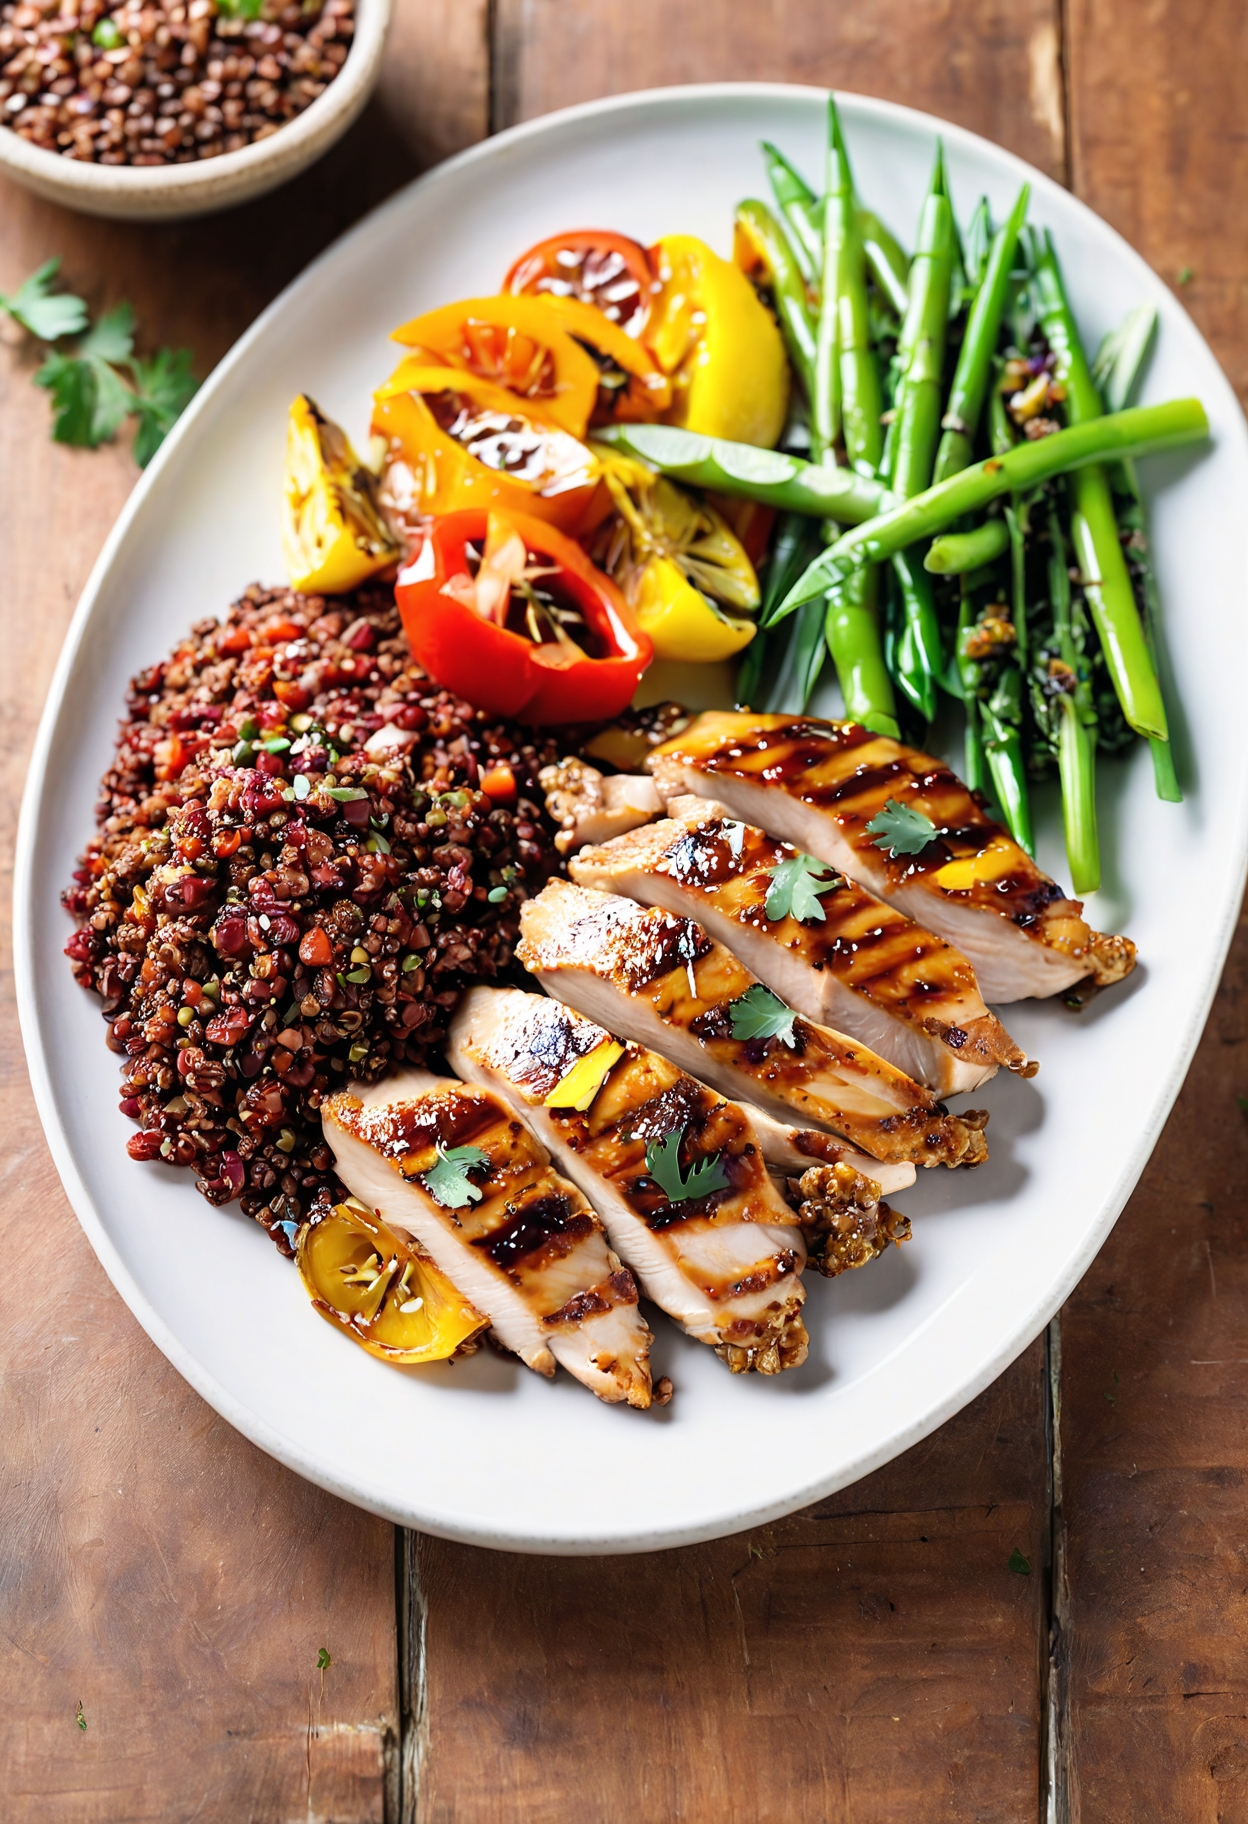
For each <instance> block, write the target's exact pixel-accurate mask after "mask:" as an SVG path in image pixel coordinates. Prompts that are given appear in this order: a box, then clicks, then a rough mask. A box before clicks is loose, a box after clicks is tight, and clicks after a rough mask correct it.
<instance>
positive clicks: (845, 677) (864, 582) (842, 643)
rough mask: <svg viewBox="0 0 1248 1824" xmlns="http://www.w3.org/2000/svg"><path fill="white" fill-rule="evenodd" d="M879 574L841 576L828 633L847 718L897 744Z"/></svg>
mask: <svg viewBox="0 0 1248 1824" xmlns="http://www.w3.org/2000/svg"><path fill="white" fill-rule="evenodd" d="M878 576H879V572H878V571H877V570H875V569H869V570H857V571H854V572H853V574H852V575H849V576H845V577H838V578H837V579H836V581H835V583H834V584H833V586H832V587H831V588H830V589H829V591H828V606H827V618H826V622H825V626H824V634H825V638H826V640H827V644H828V651H829V652H830V653H831V654H832V659H833V663H834V664H835V666H836V675H837V678H838V679H839V681H840V686H841V695H842V697H843V698H844V699H845V714H846V715H847V716H848V718H849V720H850V721H851V722H861V723H862V724H863V726H864V727H865V728H869V729H872V730H873V731H874V732H875V733H876V734H877V735H891V736H892V738H893V740H894V741H895V740H897V739H898V737H899V736H900V733H901V730H900V728H899V727H898V725H897V710H896V705H895V701H894V697H893V681H892V679H891V678H890V677H889V675H888V668H887V667H886V665H885V664H884V654H883V650H882V648H881V645H880V626H879V619H878V616H877V612H876V588H877V579H878Z"/></svg>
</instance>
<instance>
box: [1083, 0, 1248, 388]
mask: <svg viewBox="0 0 1248 1824" xmlns="http://www.w3.org/2000/svg"><path fill="white" fill-rule="evenodd" d="M1067 60H1068V63H1069V68H1070V118H1071V167H1072V173H1073V179H1074V186H1075V189H1076V190H1077V191H1078V192H1079V194H1080V196H1082V197H1083V198H1084V199H1085V200H1086V201H1087V202H1089V203H1091V205H1092V207H1093V208H1094V209H1096V210H1098V211H1099V212H1100V213H1101V214H1102V215H1103V216H1105V217H1106V219H1107V220H1108V221H1110V222H1112V223H1113V224H1114V226H1115V227H1116V228H1118V229H1120V230H1121V232H1122V233H1123V234H1124V235H1125V236H1126V237H1127V239H1128V240H1129V241H1130V242H1131V244H1132V246H1134V247H1136V248H1137V249H1138V250H1139V251H1140V252H1141V253H1142V254H1143V255H1144V257H1145V259H1146V260H1148V261H1150V262H1151V264H1152V265H1153V266H1154V267H1155V268H1156V269H1157V271H1158V272H1159V273H1160V274H1161V276H1162V277H1163V278H1164V279H1166V280H1167V281H1168V282H1169V283H1170V284H1172V285H1174V286H1175V288H1176V290H1177V291H1178V293H1179V295H1180V297H1181V298H1182V300H1183V302H1184V304H1185V305H1186V306H1187V308H1188V309H1189V310H1190V311H1191V312H1192V315H1193V316H1194V317H1195V319H1196V321H1197V323H1198V324H1199V325H1200V328H1201V329H1202V330H1203V332H1204V334H1205V335H1206V336H1208V338H1209V340H1210V342H1211V343H1212V345H1213V347H1214V350H1215V352H1216V353H1217V355H1218V357H1219V359H1220V360H1221V362H1222V364H1223V366H1224V367H1225V368H1226V370H1227V372H1228V374H1229V375H1230V377H1231V380H1232V381H1233V383H1234V385H1235V386H1236V388H1237V389H1238V391H1239V395H1240V398H1241V399H1244V400H1248V285H1246V284H1245V269H1244V243H1243V235H1242V233H1240V232H1239V228H1240V225H1241V224H1242V222H1243V221H1244V218H1245V212H1246V211H1248V139H1245V135H1244V130H1243V71H1244V69H1245V67H1246V66H1248V10H1245V8H1244V7H1243V6H1242V5H1241V4H1239V0H1206V3H1205V4H1202V5H1200V6H1196V7H1193V6H1192V5H1190V4H1189V3H1188V0H1148V4H1147V5H1146V6H1139V5H1136V4H1132V0H1071V4H1070V9H1069V25H1068V42H1067ZM1180 274H1183V275H1190V276H1185V277H1184V278H1183V279H1180V276H1179V275H1180Z"/></svg>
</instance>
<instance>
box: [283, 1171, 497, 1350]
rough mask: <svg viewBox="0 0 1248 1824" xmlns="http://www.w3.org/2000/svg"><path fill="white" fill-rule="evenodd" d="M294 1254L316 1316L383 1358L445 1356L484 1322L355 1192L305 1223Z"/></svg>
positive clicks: (460, 1344)
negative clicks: (317, 1313) (315, 1218)
mask: <svg viewBox="0 0 1248 1824" xmlns="http://www.w3.org/2000/svg"><path fill="white" fill-rule="evenodd" d="M295 1259H296V1261H297V1263H298V1267H299V1272H300V1275H301V1277H302V1279H303V1283H304V1285H305V1286H306V1287H307V1290H308V1296H309V1297H310V1298H311V1300H312V1303H313V1304H314V1305H315V1307H316V1309H317V1310H318V1311H319V1312H320V1314H321V1316H322V1317H324V1318H326V1319H328V1321H329V1322H330V1323H331V1324H334V1325H335V1326H336V1327H337V1328H338V1329H339V1330H345V1331H346V1333H347V1335H348V1336H349V1337H351V1338H352V1340H353V1341H354V1342H357V1343H359V1345H360V1347H361V1348H362V1349H367V1350H368V1352H369V1354H370V1355H379V1356H380V1357H381V1359H382V1361H384V1362H403V1363H409V1362H441V1361H445V1360H446V1358H447V1356H449V1355H454V1353H455V1351H456V1350H457V1349H459V1348H460V1347H461V1346H462V1345H463V1344H464V1343H466V1342H468V1341H469V1340H470V1339H471V1338H472V1337H474V1336H476V1334H477V1333H478V1331H480V1330H483V1329H484V1328H485V1327H486V1325H487V1323H488V1322H489V1319H488V1318H485V1317H483V1316H482V1315H481V1313H480V1312H479V1311H478V1310H477V1309H476V1308H475V1307H474V1306H473V1305H470V1304H469V1303H468V1300H467V1299H466V1298H464V1297H462V1296H461V1295H460V1293H459V1292H457V1291H456V1289H455V1287H454V1286H453V1285H452V1284H451V1282H450V1280H449V1279H448V1278H447V1277H446V1275H445V1273H443V1272H441V1271H440V1270H439V1269H438V1268H437V1267H435V1266H434V1264H433V1262H432V1261H431V1260H430V1258H429V1256H428V1255H427V1254H425V1253H423V1252H421V1250H420V1249H418V1248H417V1247H416V1246H415V1245H414V1243H412V1242H409V1241H402V1240H400V1238H399V1237H398V1236H397V1235H395V1234H394V1233H393V1231H392V1230H390V1229H388V1228H387V1227H386V1225H385V1224H384V1223H383V1222H382V1221H381V1220H380V1218H379V1217H377V1216H374V1215H373V1213H372V1211H371V1210H369V1209H368V1208H367V1207H366V1206H365V1205H364V1204H362V1203H360V1202H358V1201H357V1200H356V1198H354V1197H352V1198H350V1199H349V1200H348V1201H347V1202H346V1203H340V1204H337V1205H336V1206H335V1208H334V1210H333V1212H332V1213H331V1214H330V1215H328V1216H323V1217H322V1218H321V1219H320V1221H319V1222H310V1223H308V1224H306V1225H305V1227H304V1228H303V1229H302V1230H301V1231H300V1234H299V1240H298V1243H297V1245H296V1249H295Z"/></svg>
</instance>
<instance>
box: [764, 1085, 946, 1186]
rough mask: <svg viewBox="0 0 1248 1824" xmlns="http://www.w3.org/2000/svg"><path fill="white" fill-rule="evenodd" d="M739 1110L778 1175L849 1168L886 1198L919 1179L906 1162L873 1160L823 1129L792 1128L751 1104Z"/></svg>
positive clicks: (789, 1124) (908, 1162) (867, 1154)
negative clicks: (819, 1168)
mask: <svg viewBox="0 0 1248 1824" xmlns="http://www.w3.org/2000/svg"><path fill="white" fill-rule="evenodd" d="M740 1107H741V1108H742V1109H743V1110H744V1111H745V1113H746V1114H747V1115H748V1116H749V1118H750V1126H751V1127H752V1128H753V1129H754V1132H755V1133H756V1134H757V1136H758V1143H759V1145H760V1146H761V1147H762V1149H763V1158H764V1159H765V1160H766V1161H767V1163H768V1165H769V1166H772V1167H773V1168H774V1169H776V1170H778V1171H782V1172H785V1173H798V1174H800V1173H802V1172H805V1171H808V1170H809V1169H810V1167H811V1166H812V1165H848V1166H850V1167H851V1168H852V1169H853V1170H854V1171H856V1172H862V1173H864V1174H865V1175H866V1176H867V1177H868V1178H874V1179H875V1181H876V1183H877V1184H878V1185H879V1187H880V1191H881V1194H882V1195H883V1196H886V1197H895V1196H896V1194H897V1192H898V1191H905V1190H909V1188H910V1186H911V1185H912V1184H913V1183H914V1181H915V1178H916V1177H917V1176H918V1174H917V1173H916V1171H915V1169H914V1167H913V1165H912V1164H911V1163H910V1161H909V1160H908V1159H902V1160H897V1161H893V1162H889V1161H886V1160H883V1159H872V1157H871V1155H870V1154H869V1153H861V1152H859V1150H858V1148H857V1147H856V1146H849V1145H848V1144H847V1143H846V1142H845V1141H844V1140H838V1139H837V1138H836V1136H835V1135H834V1134H829V1133H827V1132H825V1130H824V1129H822V1128H813V1127H794V1126H792V1124H791V1123H790V1122H788V1121H781V1120H778V1119H777V1117H776V1116H775V1115H769V1114H768V1113H767V1110H766V1109H764V1108H759V1107H758V1106H757V1105H756V1104H754V1103H751V1102H742V1103H741V1104H740Z"/></svg>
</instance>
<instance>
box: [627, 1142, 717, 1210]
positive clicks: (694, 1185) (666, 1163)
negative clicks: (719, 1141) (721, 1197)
mask: <svg viewBox="0 0 1248 1824" xmlns="http://www.w3.org/2000/svg"><path fill="white" fill-rule="evenodd" d="M684 1137H685V1130H684V1128H683V1127H679V1128H674V1129H673V1130H672V1132H671V1133H670V1134H664V1136H663V1138H662V1139H661V1140H651V1141H650V1143H649V1144H648V1145H647V1147H646V1171H647V1172H648V1173H649V1175H650V1177H651V1178H653V1179H654V1182H655V1183H656V1184H657V1185H658V1187H659V1189H660V1190H661V1191H662V1193H663V1195H664V1196H665V1197H666V1198H667V1201H668V1202H669V1203H688V1202H689V1201H690V1199H691V1198H694V1197H709V1196H710V1195H711V1193H712V1192H713V1191H726V1190H727V1189H728V1174H727V1172H726V1171H725V1170H724V1164H723V1156H722V1154H720V1153H712V1154H711V1155H710V1157H709V1158H706V1159H699V1160H698V1162H697V1164H696V1165H691V1166H690V1167H689V1171H688V1174H687V1175H686V1174H682V1172H681V1169H680V1143H681V1141H682V1140H683V1139H684Z"/></svg>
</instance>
